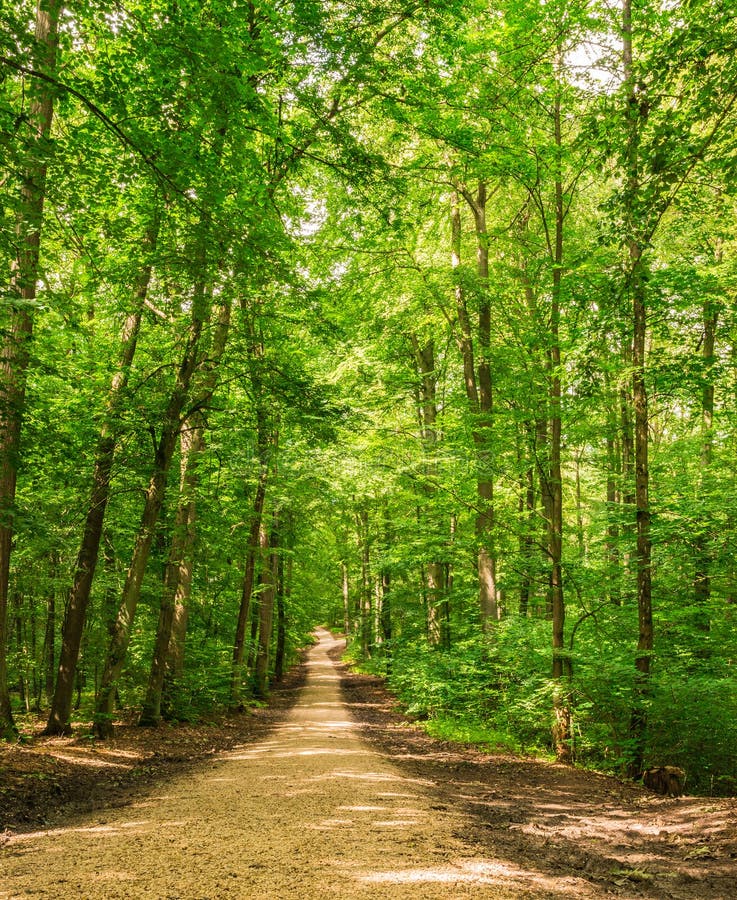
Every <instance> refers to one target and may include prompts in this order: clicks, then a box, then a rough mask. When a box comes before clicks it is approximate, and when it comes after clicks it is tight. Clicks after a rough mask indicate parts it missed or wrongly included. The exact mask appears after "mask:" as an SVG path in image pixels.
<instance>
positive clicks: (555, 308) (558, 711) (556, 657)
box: [548, 87, 572, 762]
mask: <svg viewBox="0 0 737 900" xmlns="http://www.w3.org/2000/svg"><path fill="white" fill-rule="evenodd" d="M553 122H554V129H555V146H556V156H557V160H556V173H555V244H554V247H553V289H552V292H551V309H550V494H551V518H550V523H549V531H548V551H549V555H550V568H551V589H552V604H553V610H552V611H553V680H554V681H555V682H556V687H555V690H554V697H553V705H554V714H555V726H554V730H553V743H554V745H555V755H556V758H557V759H558V761H559V762H570V761H571V759H572V747H571V706H570V690H569V688H568V687H567V686H566V685H565V684H564V679H570V675H571V660H570V657H565V655H564V651H565V618H566V608H565V598H564V595H563V476H562V472H561V377H560V371H561V355H560V301H561V279H562V276H563V228H564V220H565V211H564V204H563V175H562V171H561V151H562V145H563V139H562V133H561V104H560V91H559V87H557V88H556V96H555V102H554V113H553Z"/></svg>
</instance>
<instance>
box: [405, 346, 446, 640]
mask: <svg viewBox="0 0 737 900" xmlns="http://www.w3.org/2000/svg"><path fill="white" fill-rule="evenodd" d="M410 342H411V344H412V352H413V356H414V362H415V370H416V372H417V377H418V380H419V416H420V433H421V439H422V447H423V453H424V457H425V458H424V463H423V468H424V475H425V486H424V493H425V496H426V498H427V506H428V507H429V509H430V515H431V516H432V517H434V516H435V512H434V509H433V506H432V500H433V497H434V496H435V494H436V487H435V481H436V480H437V477H438V461H437V451H438V430H437V420H438V405H437V399H436V393H437V388H436V385H437V375H436V372H435V343H434V341H433V340H432V338H431V339H430V340H428V341H427V342H426V343H425V344H424V345H423V344H421V343H420V341H419V338H418V337H417V335H416V334H415V333H414V332H410ZM418 512H419V515H420V519H421V522H420V526H421V527H422V528H423V530H425V529H428V528H429V529H430V531H431V533H432V535H433V543H435V544H438V543H439V540H438V536H439V535H438V533H439V531H440V529H441V528H442V525H441V523H439V522H438V523H434V522H433V521H432V520H431V521H430V522H428V521H427V519H428V517H427V516H426V515H424V513H423V511H422V510H419V511H418ZM422 520H424V521H422ZM425 583H426V590H427V594H426V609H427V634H428V640H429V643H430V645H431V646H433V647H441V648H447V647H449V646H450V631H449V628H448V624H449V619H450V616H449V613H448V596H447V593H446V591H445V571H444V566H443V561H442V559H438V558H437V557H436V558H435V559H434V560H433V561H432V562H428V563H427V566H426V569H425Z"/></svg>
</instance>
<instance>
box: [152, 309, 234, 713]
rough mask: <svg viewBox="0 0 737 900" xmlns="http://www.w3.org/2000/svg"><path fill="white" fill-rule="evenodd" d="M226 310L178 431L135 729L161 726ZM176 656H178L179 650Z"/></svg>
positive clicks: (186, 586)
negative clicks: (162, 567) (171, 515)
mask: <svg viewBox="0 0 737 900" xmlns="http://www.w3.org/2000/svg"><path fill="white" fill-rule="evenodd" d="M230 309H231V306H230V301H229V300H226V301H225V302H224V303H223V304H222V305H221V306H220V307H219V312H218V321H217V324H216V330H215V338H214V340H213V345H212V348H211V350H210V352H209V354H208V355H207V359H206V366H202V365H201V368H204V375H203V379H202V384H201V385H200V387H199V390H195V391H193V393H194V394H196V400H195V409H194V411H193V412H192V414H191V416H190V418H189V419H188V420H187V421H185V422H183V424H182V427H181V430H180V436H179V446H180V456H181V467H180V479H179V502H178V504H177V512H176V515H175V520H174V531H173V534H172V538H171V545H170V548H169V557H168V561H167V565H166V573H165V576H164V586H163V590H162V594H161V604H160V607H159V621H158V625H157V628H156V639H155V642H154V652H153V658H152V660H151V671H150V674H149V680H148V687H147V690H146V699H145V701H144V704H143V709H142V711H141V716H140V719H139V722H138V724H139V725H158V724H159V722H160V721H161V698H162V692H163V688H164V679H165V677H166V672H167V666H168V662H169V647H170V645H171V642H172V639H173V626H174V619H175V611H176V609H177V607H185V606H186V605H187V603H188V601H189V595H190V591H191V586H192V566H193V560H192V554H193V552H194V541H195V512H196V505H195V504H196V491H197V464H198V461H199V456H200V454H201V452H202V449H203V447H204V445H205V438H204V434H205V424H206V422H205V418H204V415H203V413H202V410H203V409H204V408H205V407H207V406H208V405H209V403H210V401H211V400H212V396H213V394H214V393H215V388H216V387H217V377H218V366H219V364H220V360H221V358H222V356H223V353H224V352H225V346H226V343H227V340H228V331H229V328H230ZM177 618H178V619H179V621H180V622H181V621H183V620H184V621H186V616H184V615H183V614H182V613H181V612H180V614H179V616H178V617H177ZM176 639H177V641H179V642H181V644H182V645H183V643H184V634H183V633H178V634H177V635H176ZM177 655H183V648H182V651H181V653H179V652H178V653H177Z"/></svg>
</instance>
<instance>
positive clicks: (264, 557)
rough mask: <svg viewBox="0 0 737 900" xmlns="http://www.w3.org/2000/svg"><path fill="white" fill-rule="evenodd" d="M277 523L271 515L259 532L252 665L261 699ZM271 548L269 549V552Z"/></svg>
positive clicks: (267, 653)
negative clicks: (259, 570) (259, 565)
mask: <svg viewBox="0 0 737 900" xmlns="http://www.w3.org/2000/svg"><path fill="white" fill-rule="evenodd" d="M277 527H278V523H277V520H276V516H275V517H274V525H273V527H272V532H271V540H270V539H269V534H268V532H267V530H266V528H265V526H264V525H263V524H262V526H261V532H260V535H259V548H260V551H261V554H260V555H261V562H262V566H263V569H262V577H261V596H260V598H259V628H258V651H257V653H256V666H255V673H254V674H255V693H256V696H257V697H258V698H259V699H261V700H265V699H266V697H267V696H268V693H269V659H270V649H271V632H272V626H273V621H274V595H275V590H276V571H277V566H278V558H279V557H278V552H277V546H278V537H277ZM269 550H271V552H269Z"/></svg>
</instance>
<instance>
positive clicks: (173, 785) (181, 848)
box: [0, 630, 599, 900]
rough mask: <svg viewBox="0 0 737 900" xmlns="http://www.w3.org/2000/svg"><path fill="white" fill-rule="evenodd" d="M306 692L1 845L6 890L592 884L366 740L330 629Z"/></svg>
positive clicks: (517, 888) (4, 894)
mask: <svg viewBox="0 0 737 900" xmlns="http://www.w3.org/2000/svg"><path fill="white" fill-rule="evenodd" d="M318 637H319V642H318V644H317V645H316V646H315V647H314V648H313V649H312V650H311V651H310V657H309V661H308V667H309V669H308V671H309V675H308V680H307V684H306V685H305V687H304V688H303V689H302V692H301V693H300V696H299V699H298V701H297V703H296V705H295V706H294V707H293V708H292V709H291V710H290V712H289V713H288V715H287V716H286V718H285V720H284V722H283V723H282V724H280V725H278V726H276V727H275V728H274V729H273V730H272V731H271V732H270V733H269V735H268V737H267V738H266V739H265V740H263V741H261V742H259V743H257V744H251V745H244V746H243V747H241V748H240V749H236V750H235V751H232V752H229V753H227V754H223V755H222V756H220V757H219V758H218V759H217V760H216V761H214V762H212V763H210V764H208V766H207V767H206V768H203V769H201V770H200V771H198V772H196V773H194V774H190V775H188V776H186V777H181V778H177V779H175V780H173V781H171V782H168V783H166V785H165V786H162V787H161V789H160V791H159V792H158V793H156V794H155V795H150V796H147V797H146V798H145V799H143V800H140V801H138V802H136V803H134V804H132V805H131V806H128V807H126V808H124V809H113V810H108V811H98V812H97V813H95V814H94V815H90V816H86V817H85V818H84V819H80V820H77V821H76V822H75V823H74V824H72V825H68V826H66V827H63V828H56V829H52V830H48V831H42V832H35V833H33V834H24V835H17V836H15V837H13V838H12V839H11V840H10V841H9V842H8V843H7V844H6V846H5V847H4V848H3V849H2V850H0V898H2V900H11V898H26V897H47V898H61V897H64V898H72V897H76V898H85V900H95V898H105V900H115V898H139V897H140V898H143V897H147V898H155V900H163V898H167V900H219V898H251V897H253V898H257V897H258V898H275V900H276V898H278V900H290V898H299V900H305V898H313V897H314V898H323V897H328V898H329V897H336V898H338V897H339V898H342V900H351V898H362V897H389V898H395V897H396V898H400V897H401V898H404V897H407V898H410V897H412V898H428V900H431V898H438V900H451V898H459V897H470V898H499V900H501V898H517V900H519V898H557V897H561V898H562V897H571V896H575V897H589V896H590V897H594V896H599V894H597V893H590V891H591V886H590V885H588V884H586V883H585V882H583V881H581V880H579V879H576V878H559V879H554V878H551V877H549V876H546V875H544V874H542V873H541V872H539V871H536V870H535V866H534V861H533V862H532V863H531V864H530V867H529V868H524V869H523V868H520V867H519V866H518V865H517V864H515V863H512V862H510V861H509V860H506V861H505V860H504V859H493V858H490V857H489V856H486V855H480V851H479V849H478V848H476V847H474V846H472V845H469V844H467V843H464V841H463V840H462V839H461V838H460V837H459V834H460V833H461V832H462V831H463V827H464V825H465V824H467V823H466V822H465V821H464V818H463V816H462V815H461V814H458V813H455V812H453V811H452V810H449V809H438V808H437V800H435V801H434V800H433V793H432V788H433V782H431V781H427V780H423V779H419V778H412V777H408V776H406V775H403V774H402V773H401V772H400V771H399V769H398V768H396V767H395V766H393V765H392V763H391V761H390V760H389V759H387V758H385V757H383V756H381V755H380V753H378V752H377V751H376V750H373V749H372V748H371V747H369V746H368V745H367V744H366V742H365V741H363V740H362V739H361V737H360V735H359V733H358V729H357V727H356V725H355V723H354V722H353V721H352V720H351V719H350V717H349V714H348V712H347V709H346V707H345V704H344V703H343V700H342V698H341V696H340V688H339V681H340V679H339V675H338V673H337V671H336V668H335V666H334V664H333V663H332V662H331V661H330V658H329V656H328V653H329V651H331V650H333V649H335V647H336V645H337V643H338V642H337V641H336V640H335V639H334V638H333V637H332V636H331V635H330V634H329V633H328V632H327V631H324V630H320V631H319V632H318Z"/></svg>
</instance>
